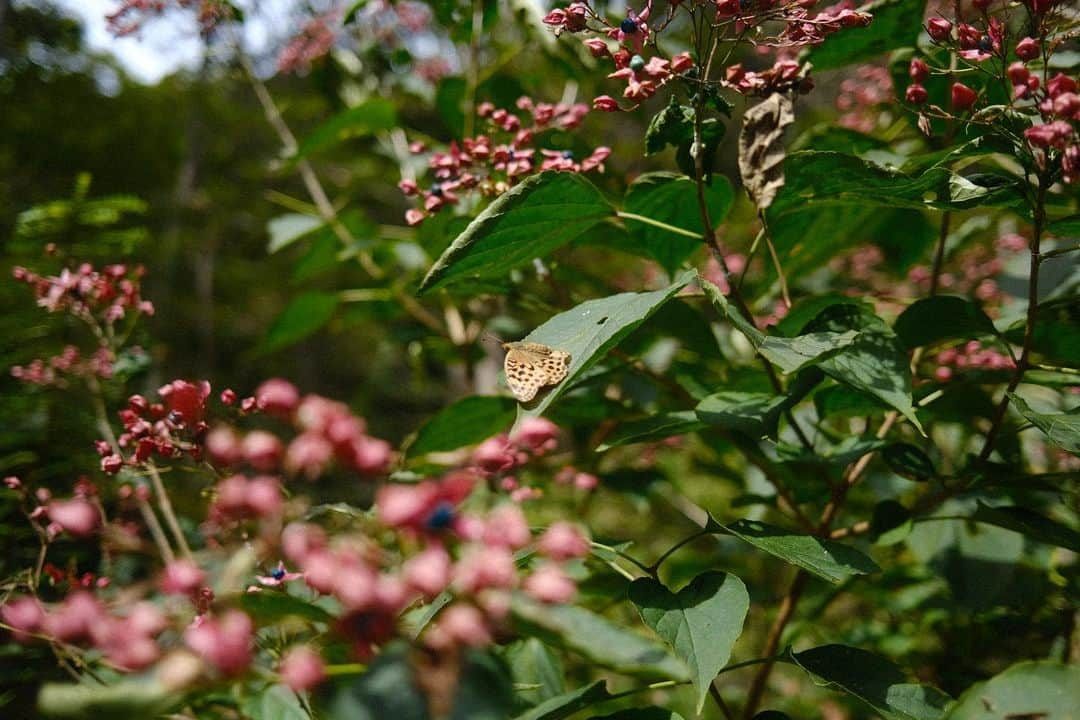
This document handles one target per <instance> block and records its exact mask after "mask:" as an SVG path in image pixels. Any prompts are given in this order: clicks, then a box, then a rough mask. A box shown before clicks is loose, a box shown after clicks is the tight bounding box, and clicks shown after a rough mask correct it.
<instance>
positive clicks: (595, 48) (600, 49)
mask: <svg viewBox="0 0 1080 720" xmlns="http://www.w3.org/2000/svg"><path fill="white" fill-rule="evenodd" d="M584 45H585V47H587V48H588V49H589V52H590V53H591V54H592V56H593V57H595V58H600V57H606V56H607V55H610V54H611V51H610V50H608V46H607V43H606V42H604V41H603V40H601V39H600V38H589V39H588V40H585V41H584Z"/></svg>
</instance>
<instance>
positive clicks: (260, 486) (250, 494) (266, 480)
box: [244, 476, 283, 518]
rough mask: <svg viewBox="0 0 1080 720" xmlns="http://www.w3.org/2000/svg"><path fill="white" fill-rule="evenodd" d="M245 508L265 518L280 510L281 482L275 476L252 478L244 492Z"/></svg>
mask: <svg viewBox="0 0 1080 720" xmlns="http://www.w3.org/2000/svg"><path fill="white" fill-rule="evenodd" d="M244 500H245V502H246V503H247V508H248V510H249V511H250V513H251V514H252V515H254V516H255V517H260V518H265V517H271V516H274V515H278V514H279V513H280V512H281V507H282V505H283V500H282V498H281V483H279V482H278V480H277V478H272V477H266V476H260V477H256V478H252V479H251V481H250V482H248V484H247V491H246V493H245V498H244Z"/></svg>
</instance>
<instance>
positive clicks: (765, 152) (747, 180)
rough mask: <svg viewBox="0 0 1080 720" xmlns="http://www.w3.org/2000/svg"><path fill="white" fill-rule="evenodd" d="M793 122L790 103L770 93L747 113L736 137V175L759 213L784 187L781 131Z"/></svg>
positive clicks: (782, 132) (783, 97) (788, 99)
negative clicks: (737, 139)
mask: <svg viewBox="0 0 1080 720" xmlns="http://www.w3.org/2000/svg"><path fill="white" fill-rule="evenodd" d="M793 122H795V111H794V109H793V106H792V103H791V99H790V98H788V97H787V96H786V95H783V94H781V93H773V94H772V95H770V96H769V97H767V98H765V100H763V101H761V102H760V103H758V104H757V105H755V106H754V107H752V108H750V109H749V110H747V111H746V115H744V116H743V127H742V132H741V133H740V134H739V173H740V174H741V175H742V179H743V185H744V186H745V187H746V192H747V193H749V195H750V199H751V200H753V201H754V204H755V205H757V207H758V209H759V210H764V209H765V208H767V207H769V205H771V204H772V201H773V198H775V197H776V193H777V191H778V190H779V189H780V188H781V187H783V185H784V128H786V127H787V126H788V125H790V124H791V123H793Z"/></svg>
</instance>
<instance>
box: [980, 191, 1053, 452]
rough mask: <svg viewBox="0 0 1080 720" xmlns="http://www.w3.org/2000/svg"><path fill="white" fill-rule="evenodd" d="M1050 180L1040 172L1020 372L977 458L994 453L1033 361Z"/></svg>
mask: <svg viewBox="0 0 1080 720" xmlns="http://www.w3.org/2000/svg"><path fill="white" fill-rule="evenodd" d="M1045 203H1046V181H1045V179H1044V178H1043V176H1042V175H1040V176H1039V187H1038V191H1037V192H1036V195H1035V207H1034V208H1033V210H1034V230H1033V231H1032V234H1031V243H1030V244H1029V246H1028V248H1029V250H1030V252H1031V260H1030V263H1029V270H1028V307H1027V323H1026V325H1025V327H1024V340H1023V344H1022V345H1021V348H1020V357H1019V359H1018V360H1017V361H1016V372H1015V373H1014V374H1013V376H1012V379H1011V380H1009V384H1008V386H1007V387H1006V388H1005V394H1004V395H1002V396H1001V401H1000V402H999V403H998V406H997V409H996V410H995V412H994V419H993V421H992V422H991V424H990V430H989V432H987V433H986V441H985V442H984V443H983V446H982V450H981V451H980V452H979V456H978V458H977V461H978V462H984V461H986V460H987V459H988V458H989V457H990V453H992V452H993V451H994V443H995V442H996V441H997V438H998V435H999V434H1000V432H1001V426H1002V424H1003V423H1004V421H1005V413H1006V411H1007V410H1008V409H1009V395H1010V394H1012V392H1013V391H1014V390H1016V388H1017V386H1018V385H1019V384H1020V382H1021V381H1022V380H1023V379H1024V373H1025V372H1026V371H1027V369H1028V366H1029V363H1030V362H1031V360H1030V356H1031V345H1032V343H1033V341H1034V339H1035V322H1036V320H1037V319H1038V315H1039V266H1040V265H1041V264H1042V256H1041V255H1040V254H1039V248H1040V246H1041V244H1042V234H1043V226H1044V224H1045V222H1046V208H1045Z"/></svg>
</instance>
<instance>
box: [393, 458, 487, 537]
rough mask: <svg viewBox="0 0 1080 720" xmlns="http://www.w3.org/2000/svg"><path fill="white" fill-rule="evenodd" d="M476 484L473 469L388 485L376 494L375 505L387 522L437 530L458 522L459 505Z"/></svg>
mask: <svg viewBox="0 0 1080 720" xmlns="http://www.w3.org/2000/svg"><path fill="white" fill-rule="evenodd" d="M475 484H476V476H475V475H474V474H473V473H471V472H468V471H457V472H453V473H450V474H448V475H446V476H445V477H443V478H442V480H439V481H438V482H436V481H433V480H426V481H424V482H422V483H418V484H416V485H403V484H396V483H395V484H390V485H384V486H383V487H382V488H380V489H379V492H378V493H377V494H376V496H375V509H376V512H377V513H378V516H379V520H380V521H381V522H382V523H383V524H384V525H388V526H390V527H397V528H409V529H411V530H414V531H425V532H436V533H437V532H441V531H443V530H446V529H448V528H452V527H454V526H455V522H456V520H457V514H456V512H455V508H456V507H457V505H458V504H460V503H461V502H462V501H463V500H464V499H465V498H466V497H468V496H469V493H471V492H472V489H473V486H474V485H475Z"/></svg>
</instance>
